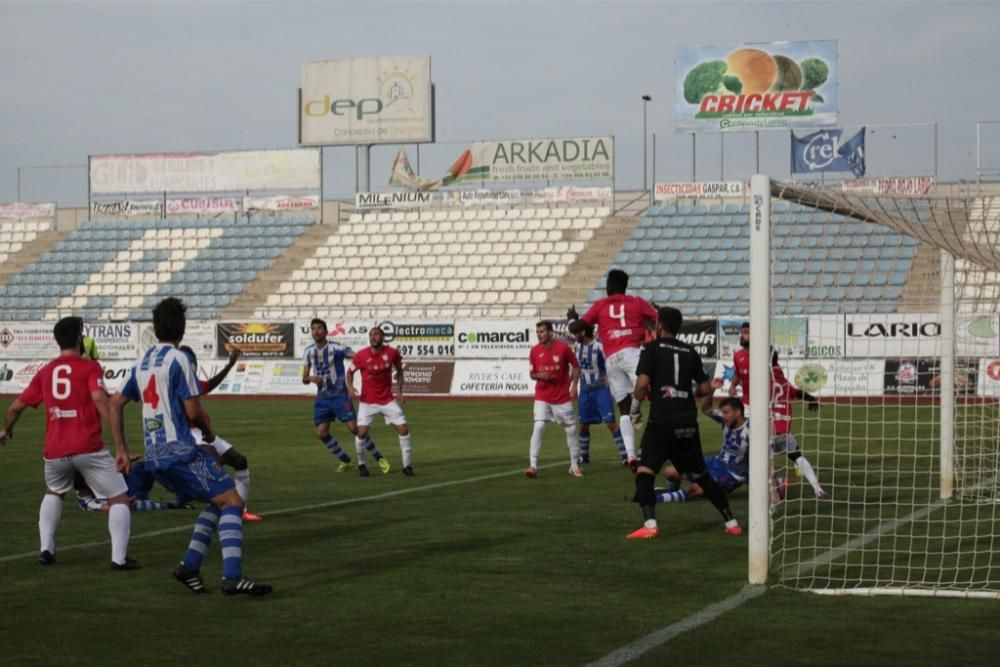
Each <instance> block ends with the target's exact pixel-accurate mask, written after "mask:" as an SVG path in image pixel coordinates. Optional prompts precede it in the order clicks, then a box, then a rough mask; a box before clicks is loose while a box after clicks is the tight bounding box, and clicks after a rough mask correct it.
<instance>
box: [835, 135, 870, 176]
mask: <svg viewBox="0 0 1000 667" xmlns="http://www.w3.org/2000/svg"><path fill="white" fill-rule="evenodd" d="M837 155H839V156H840V157H842V158H844V160H845V161H846V162H847V164H848V165H850V167H851V171H852V172H853V173H854V177H855V178H861V177H862V176H864V175H865V128H861V129H860V130H858V133H857V134H855V135H854V136H853V137H851V138H850V139H848V140H847V141H845V142H844V143H842V144H840V147H839V148H838V149H837Z"/></svg>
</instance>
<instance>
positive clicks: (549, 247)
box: [227, 206, 610, 318]
mask: <svg viewBox="0 0 1000 667" xmlns="http://www.w3.org/2000/svg"><path fill="white" fill-rule="evenodd" d="M609 215H610V208H609V207H596V206H582V207H551V208H550V207H536V206H523V207H522V206H516V207H510V208H482V209H465V208H463V209H459V210H456V209H454V208H450V209H448V208H441V209H434V210H430V209H422V210H420V211H412V212H398V211H397V212H391V213H390V212H376V213H366V214H361V213H354V214H352V215H350V217H349V218H348V219H347V221H346V222H344V223H342V224H340V225H339V226H338V227H337V228H336V229H335V230H333V231H332V233H331V234H329V236H328V237H327V238H326V239H325V240H323V241H322V242H321V243H320V244H319V245H318V246H317V247H316V248H314V249H313V250H312V252H311V253H309V254H308V255H307V256H305V257H303V259H302V263H301V265H300V266H298V267H296V268H294V269H293V270H292V271H291V273H290V274H289V275H286V276H285V277H284V279H283V280H280V281H276V284H271V285H262V286H261V287H260V291H259V298H260V299H261V300H262V301H263V303H258V304H257V305H256V306H255V307H254V309H253V311H252V316H254V317H257V318H300V317H310V316H312V315H314V314H315V313H316V312H317V295H322V297H321V299H320V302H321V303H322V309H323V312H325V313H327V314H329V315H336V316H342V317H365V316H368V315H374V314H376V313H387V312H391V313H392V314H393V316H394V317H444V316H451V315H460V314H461V315H466V316H488V317H520V316H528V317H531V316H535V315H536V314H537V313H538V312H539V307H540V305H541V304H543V303H545V301H546V299H547V295H548V293H549V292H551V291H552V290H554V289H555V288H556V287H557V286H558V284H559V281H560V278H562V277H563V276H564V275H565V274H566V271H567V269H568V267H570V266H572V265H573V263H574V262H576V261H577V259H578V257H579V256H580V254H581V252H583V250H584V249H585V247H586V245H587V243H588V242H590V241H591V240H593V239H594V238H595V234H596V233H597V232H598V231H599V230H600V229H601V228H602V227H603V226H604V224H605V222H606V218H607V217H608V216H609ZM239 314H240V313H239V311H238V310H230V311H228V312H227V317H228V316H236V315H239Z"/></svg>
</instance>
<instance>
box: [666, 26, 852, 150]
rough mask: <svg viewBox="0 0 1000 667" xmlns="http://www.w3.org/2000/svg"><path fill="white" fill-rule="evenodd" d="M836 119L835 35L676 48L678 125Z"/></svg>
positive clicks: (732, 127)
mask: <svg viewBox="0 0 1000 667" xmlns="http://www.w3.org/2000/svg"><path fill="white" fill-rule="evenodd" d="M836 124H837V42H836V41H835V40H829V41H819V42H769V43H758V44H728V45H723V46H696V47H689V48H680V49H677V56H676V60H675V61H674V127H675V129H676V131H678V132H690V131H692V130H694V131H698V130H702V131H715V132H720V131H721V132H725V131H747V130H781V129H788V128H792V127H833V126H836Z"/></svg>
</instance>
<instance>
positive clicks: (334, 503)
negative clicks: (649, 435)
mask: <svg viewBox="0 0 1000 667" xmlns="http://www.w3.org/2000/svg"><path fill="white" fill-rule="evenodd" d="M563 465H566V464H565V463H549V464H546V465H543V466H538V469H539V470H545V469H546V468H555V467H556V466H563ZM523 474H524V470H511V471H507V472H496V473H493V474H490V475H480V476H479V477H467V478H465V479H454V480H451V481H449V482H436V483H434V484H425V485H423V486H415V487H411V488H408V489H397V490H395V491H386V492H384V493H377V494H375V495H373V496H360V497H358V498H344V499H341V500H330V501H327V502H324V503H315V504H313V505H301V506H299V507H286V508H285V509H280V510H274V511H273V512H265V513H263V514H262V515H261V516H264V517H272V516H280V515H282V514H293V513H295V512H306V511H309V510H318V509H324V508H327V507H339V506H342V505H353V504H355V503H363V502H367V501H369V500H384V499H386V498H394V497H396V496H403V495H406V494H408V493H418V492H420V491H431V490H433V489H443V488H445V487H448V486H458V485H460V484H474V483H476V482H485V481H488V480H491V479H499V478H500V477H509V476H511V475H523ZM190 531H191V525H184V526H174V527H173V528H163V529H161V530H154V531H151V532H149V533H140V534H138V535H132V536H131V537H130V538H129V542H134V541H135V540H141V539H145V538H149V537H159V536H160V535H169V534H171V533H184V532H190ZM108 544H111V540H101V541H97V542H83V543H80V544H70V545H69V546H65V547H59V548H58V553H62V552H64V551H76V550H79V549H89V548H91V547H100V546H104V545H108ZM37 556H38V552H37V551H27V552H24V553H19V554H11V555H9V556H0V563H5V562H7V561H12V560H18V559H21V558H35V557H37Z"/></svg>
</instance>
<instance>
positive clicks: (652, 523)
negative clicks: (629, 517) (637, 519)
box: [642, 519, 656, 528]
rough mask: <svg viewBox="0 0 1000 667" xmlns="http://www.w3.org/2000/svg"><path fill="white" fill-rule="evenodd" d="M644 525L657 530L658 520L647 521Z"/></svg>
mask: <svg viewBox="0 0 1000 667" xmlns="http://www.w3.org/2000/svg"><path fill="white" fill-rule="evenodd" d="M642 525H643V526H645V527H646V528H656V519H646V520H645V521H644V522H643V524H642Z"/></svg>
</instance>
